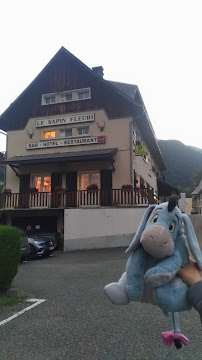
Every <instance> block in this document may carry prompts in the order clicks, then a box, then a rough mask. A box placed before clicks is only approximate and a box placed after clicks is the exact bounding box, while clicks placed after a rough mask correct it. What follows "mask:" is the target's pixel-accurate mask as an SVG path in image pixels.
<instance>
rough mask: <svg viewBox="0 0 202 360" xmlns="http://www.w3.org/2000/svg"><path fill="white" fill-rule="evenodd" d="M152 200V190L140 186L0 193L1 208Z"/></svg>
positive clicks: (149, 202)
mask: <svg viewBox="0 0 202 360" xmlns="http://www.w3.org/2000/svg"><path fill="white" fill-rule="evenodd" d="M154 202H155V201H154V199H153V191H152V190H149V189H141V188H136V189H133V188H131V189H99V190H73V191H71V190H68V191H61V192H37V193H10V194H8V193H7V194H6V193H2V194H0V208H1V209H24V208H66V207H82V206H84V207H85V206H133V205H140V204H145V205H149V204H152V203H154Z"/></svg>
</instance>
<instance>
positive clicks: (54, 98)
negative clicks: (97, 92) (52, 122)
mask: <svg viewBox="0 0 202 360" xmlns="http://www.w3.org/2000/svg"><path fill="white" fill-rule="evenodd" d="M90 98H91V89H90V88H85V89H75V90H66V91H63V92H59V93H58V92H57V93H50V94H43V95H42V99H41V105H49V104H59V103H64V102H71V101H78V100H85V99H90Z"/></svg>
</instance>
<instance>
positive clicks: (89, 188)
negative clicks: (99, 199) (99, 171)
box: [87, 184, 98, 193]
mask: <svg viewBox="0 0 202 360" xmlns="http://www.w3.org/2000/svg"><path fill="white" fill-rule="evenodd" d="M87 192H88V193H95V192H98V184H90V185H88V186H87Z"/></svg>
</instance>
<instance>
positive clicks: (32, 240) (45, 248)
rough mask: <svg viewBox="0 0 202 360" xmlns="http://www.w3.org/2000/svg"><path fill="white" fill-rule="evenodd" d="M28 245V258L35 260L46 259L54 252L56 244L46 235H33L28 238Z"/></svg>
mask: <svg viewBox="0 0 202 360" xmlns="http://www.w3.org/2000/svg"><path fill="white" fill-rule="evenodd" d="M28 242H29V245H30V258H31V259H35V258H36V257H38V256H42V257H48V256H49V255H50V254H52V253H53V252H54V251H55V248H56V244H55V241H54V240H53V239H50V238H49V237H48V236H47V234H35V235H32V236H29V237H28Z"/></svg>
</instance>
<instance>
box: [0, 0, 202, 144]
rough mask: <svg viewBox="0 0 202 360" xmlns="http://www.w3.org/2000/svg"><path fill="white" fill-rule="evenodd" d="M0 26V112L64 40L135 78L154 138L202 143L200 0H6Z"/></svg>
mask: <svg viewBox="0 0 202 360" xmlns="http://www.w3.org/2000/svg"><path fill="white" fill-rule="evenodd" d="M0 33H1V37H0V49H1V60H0V62H1V66H0V94H1V96H0V114H1V113H2V112H3V111H4V110H5V109H6V108H7V107H8V106H9V105H10V103H12V102H13V101H14V100H15V99H16V97H17V96H18V95H19V94H20V93H21V92H22V91H23V90H24V89H25V88H26V87H27V86H28V85H29V84H30V82H31V81H32V80H33V79H34V78H35V77H36V76H37V75H38V73H39V72H40V71H41V70H42V69H43V67H44V66H45V65H46V64H47V62H48V61H49V60H50V59H51V58H52V57H53V56H54V55H55V53H56V52H57V51H58V50H59V49H60V47H61V46H64V47H65V48H66V49H68V50H69V51H70V52H72V53H73V54H74V55H75V56H77V57H78V58H79V59H80V60H81V61H83V62H84V63H85V64H86V65H88V66H89V67H93V66H99V65H102V66H103V68H104V78H105V79H108V80H114V81H121V82H127V83H132V84H137V85H138V87H139V89H140V92H141V94H142V97H143V100H144V103H145V106H146V108H147V111H148V113H149V116H150V120H151V122H152V125H153V128H154V131H155V133H156V137H157V139H176V140H180V141H182V142H183V143H184V144H185V145H192V146H196V147H200V148H202V131H201V130H202V126H201V119H202V105H201V94H202V87H201V84H202V51H201V37H202V21H201V1H200V0H192V1H191V0H190V1H187V0H131V1H130V0H125V1H119V0H102V1H96V0H92V1H91V0H85V1H84V0H77V1H68V0H65V1H64V0H60V1H53V0H48V1H46V0H40V1H38V0H35V1H29V0H26V1H23V0H18V1H15V0H10V1H4V2H2V3H1V21H0ZM5 138H6V137H5V136H3V135H2V136H1V135H0V150H3V149H5V143H4V140H5Z"/></svg>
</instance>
